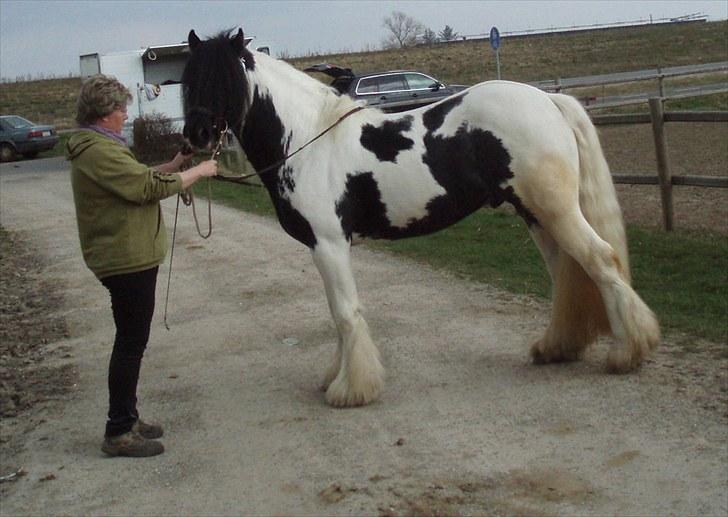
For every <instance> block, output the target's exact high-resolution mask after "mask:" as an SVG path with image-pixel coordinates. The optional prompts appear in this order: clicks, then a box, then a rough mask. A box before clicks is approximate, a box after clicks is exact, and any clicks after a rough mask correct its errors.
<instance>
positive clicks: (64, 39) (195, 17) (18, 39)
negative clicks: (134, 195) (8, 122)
mask: <svg viewBox="0 0 728 517" xmlns="http://www.w3.org/2000/svg"><path fill="white" fill-rule="evenodd" d="M394 10H399V11H403V12H405V13H406V14H408V15H410V16H412V17H413V18H415V19H417V20H418V21H420V22H421V23H423V24H424V25H425V26H427V27H429V28H431V29H433V30H434V31H435V32H439V31H440V30H441V29H442V28H443V27H444V26H445V25H450V26H451V27H452V28H453V29H454V30H455V31H456V32H458V33H459V34H460V35H475V34H485V33H487V32H488V31H489V30H490V27H492V26H497V27H498V29H499V30H500V32H501V34H503V33H505V32H509V31H519V30H529V29H544V28H549V27H563V26H571V25H586V24H593V23H612V22H619V21H628V20H637V19H649V18H650V16H652V17H653V18H655V19H657V18H663V17H676V16H682V15H686V14H693V13H703V14H706V15H708V16H709V19H710V21H715V20H721V19H726V18H728V1H726V0H690V1H688V0H683V1H664V0H662V1H657V0H655V1H639V0H635V1H597V0H589V1H580V0H572V1H545V0H543V1H516V0H511V1H490V0H480V1H475V0H473V1H455V0H438V1H426V0H420V1H384V0H375V1H368V0H357V1H344V0H337V1H313V0H309V1H283V0H278V1H276V0H265V1H253V0H250V1H215V0H206V1H173V0H167V1H163V0H144V1H100V0H95V1H74V0H65V1H61V0H55V1H44V0H0V76H1V77H5V78H10V79H15V78H16V77H18V76H25V75H27V74H30V75H31V76H33V77H37V76H39V74H44V75H46V76H48V75H50V74H53V75H56V76H64V75H68V74H69V72H70V73H73V74H74V75H77V74H78V73H79V65H78V57H79V55H81V54H88V53H93V52H99V53H106V52H117V51H124V50H132V49H137V48H142V47H148V46H150V45H164V44H171V43H179V42H182V41H184V40H185V39H186V38H187V33H188V32H189V30H190V29H192V28H194V29H195V31H196V32H197V33H198V34H199V35H211V34H213V33H216V32H218V31H219V30H222V29H226V28H232V27H242V28H243V31H244V32H245V34H246V35H250V36H255V37H256V41H257V42H259V44H263V43H265V44H268V45H270V46H271V49H272V54H274V55H280V54H281V53H282V52H285V53H286V54H287V55H290V56H300V55H304V54H307V53H309V52H315V53H327V52H330V51H358V50H364V49H376V48H380V46H381V42H382V40H383V39H384V37H385V36H386V31H385V29H384V28H383V27H382V20H383V18H385V17H386V16H388V15H390V14H391V13H392V11H394Z"/></svg>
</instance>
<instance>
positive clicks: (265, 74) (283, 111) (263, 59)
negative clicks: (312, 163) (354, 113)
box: [246, 55, 356, 146]
mask: <svg viewBox="0 0 728 517" xmlns="http://www.w3.org/2000/svg"><path fill="white" fill-rule="evenodd" d="M256 61H257V66H256V71H255V72H252V73H250V74H249V78H250V79H252V80H251V82H250V99H251V109H250V111H249V118H250V117H253V119H251V120H247V121H246V123H247V124H250V126H251V127H250V128H249V130H252V131H253V132H254V133H263V134H265V133H266V132H268V131H269V128H267V127H266V126H268V125H270V124H271V123H273V124H275V121H274V120H272V119H276V118H277V119H278V121H280V124H281V125H282V127H283V135H281V136H282V137H283V138H286V139H287V138H289V136H290V138H291V141H290V145H291V146H300V145H303V144H304V143H305V142H307V141H309V140H311V139H312V138H314V137H315V136H316V135H318V134H319V133H320V132H322V131H324V130H325V129H326V128H327V127H329V126H331V125H332V124H334V123H335V122H336V120H337V119H338V118H339V117H340V116H342V115H343V114H344V113H346V111H348V110H349V109H351V108H353V107H354V106H355V105H356V104H355V103H354V101H353V100H351V99H350V98H349V97H346V96H344V97H341V96H338V95H336V94H335V93H334V92H333V91H332V90H331V89H330V88H328V87H327V86H325V85H324V84H322V83H320V82H319V81H317V80H315V79H313V78H311V77H309V76H308V75H306V74H304V73H303V72H300V71H298V70H296V69H294V68H293V67H291V66H290V65H288V64H286V63H284V62H281V61H277V60H274V59H272V58H270V57H268V56H265V55H262V56H260V55H256ZM255 103H259V106H255V105H254V104H255ZM270 110H273V113H271V112H270ZM255 117H258V120H255ZM259 144H260V142H258V145H259Z"/></svg>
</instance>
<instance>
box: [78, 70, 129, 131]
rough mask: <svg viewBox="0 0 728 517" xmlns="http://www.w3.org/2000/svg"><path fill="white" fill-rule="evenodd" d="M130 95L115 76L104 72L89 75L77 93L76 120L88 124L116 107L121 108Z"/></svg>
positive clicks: (126, 102)
mask: <svg viewBox="0 0 728 517" xmlns="http://www.w3.org/2000/svg"><path fill="white" fill-rule="evenodd" d="M131 100H132V96H131V93H130V92H129V90H128V89H127V87H126V86H124V85H123V84H121V83H120V82H119V81H118V80H117V79H116V77H113V76H110V75H104V74H98V75H94V76H92V77H89V78H88V79H86V81H84V83H83V85H81V91H80V93H79V94H78V104H77V111H76V122H78V123H79V124H80V125H90V124H93V123H95V122H96V121H97V120H99V119H100V118H102V117H105V116H106V115H108V114H109V113H112V112H114V111H116V110H118V109H122V108H123V107H125V106H126V105H127V104H129V102H131Z"/></svg>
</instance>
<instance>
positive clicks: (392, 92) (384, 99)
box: [305, 63, 467, 112]
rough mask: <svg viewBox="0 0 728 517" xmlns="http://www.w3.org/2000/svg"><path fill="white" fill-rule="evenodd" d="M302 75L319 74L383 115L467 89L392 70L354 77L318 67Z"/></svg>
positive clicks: (333, 68) (340, 70)
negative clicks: (383, 113)
mask: <svg viewBox="0 0 728 517" xmlns="http://www.w3.org/2000/svg"><path fill="white" fill-rule="evenodd" d="M305 71H306V72H321V73H323V74H326V75H328V76H330V77H333V78H334V80H333V82H332V83H331V86H332V87H333V88H335V89H336V90H338V91H339V92H340V93H346V94H348V95H350V96H351V97H353V98H354V99H363V100H365V101H366V102H367V104H368V105H370V106H376V107H377V108H381V109H383V110H384V111H392V112H393V111H405V110H408V109H412V108H417V107H419V106H424V105H425V104H430V103H433V102H436V101H439V100H440V99H444V98H445V97H448V96H450V95H452V94H453V93H456V92H459V91H461V90H464V89H465V88H467V86H464V85H454V84H452V85H450V86H445V84H443V83H442V82H441V81H438V80H437V79H435V78H433V77H430V76H429V75H427V74H423V73H422V72H414V71H409V70H392V71H390V72H377V73H369V74H355V73H354V72H352V70H351V69H350V68H342V67H340V66H335V65H329V64H327V63H321V64H319V65H313V66H310V67H308V68H306V70H305Z"/></svg>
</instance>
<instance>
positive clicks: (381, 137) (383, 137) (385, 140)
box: [359, 115, 414, 163]
mask: <svg viewBox="0 0 728 517" xmlns="http://www.w3.org/2000/svg"><path fill="white" fill-rule="evenodd" d="M412 120H413V117H412V115H407V116H405V117H403V118H401V119H399V120H394V121H390V120H387V121H385V122H384V123H383V124H382V125H381V126H379V127H374V126H373V125H371V124H366V125H365V126H364V127H363V128H362V130H361V138H360V139H359V141H360V142H361V145H362V146H363V147H364V148H365V149H367V150H369V151H371V152H373V153H374V154H375V155H376V157H377V160H379V161H380V162H393V163H396V161H397V155H398V154H399V152H400V151H406V150H407V149H412V146H413V145H414V142H413V141H412V140H411V139H409V138H407V137H406V136H403V135H402V133H404V132H406V131H409V130H410V129H411V128H412Z"/></svg>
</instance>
